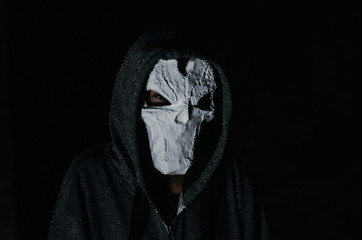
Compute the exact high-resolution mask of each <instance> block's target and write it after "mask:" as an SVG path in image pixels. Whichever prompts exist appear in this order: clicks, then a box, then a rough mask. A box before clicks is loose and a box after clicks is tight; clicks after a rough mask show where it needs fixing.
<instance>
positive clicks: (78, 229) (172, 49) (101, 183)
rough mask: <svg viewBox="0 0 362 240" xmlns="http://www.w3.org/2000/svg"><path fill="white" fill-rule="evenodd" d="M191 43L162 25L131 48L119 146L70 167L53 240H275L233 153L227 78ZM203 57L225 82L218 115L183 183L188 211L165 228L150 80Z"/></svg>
mask: <svg viewBox="0 0 362 240" xmlns="http://www.w3.org/2000/svg"><path fill="white" fill-rule="evenodd" d="M186 43H189V42H187V41H185V40H184V39H182V36H181V37H180V36H179V35H178V34H177V33H176V32H173V31H171V30H169V29H168V28H163V27H156V28H153V29H151V30H149V31H148V32H146V33H145V34H144V35H143V36H141V37H140V38H139V39H138V40H137V41H136V43H135V44H134V45H133V46H132V47H131V49H130V50H129V52H128V54H127V56H126V57H125V59H124V62H123V64H122V66H121V68H120V71H119V73H118V76H117V78H116V82H115V86H114V92H113V98H112V105H111V111H110V118H109V124H110V131H111V137H112V140H111V142H109V143H105V144H103V145H100V146H97V147H95V148H93V149H90V150H88V151H86V152H84V153H81V154H79V155H78V156H77V157H76V159H75V160H74V161H73V163H72V164H71V166H70V169H69V171H68V173H67V175H66V176H65V179H64V181H63V184H62V187H61V189H60V193H59V198H58V201H57V204H56V207H55V210H54V215H53V219H52V222H51V226H50V230H49V240H56V239H118V240H119V239H158V240H160V239H247V240H251V239H263V240H265V239H269V238H268V230H267V225H266V221H265V217H264V214H263V211H262V208H261V204H260V202H259V201H258V199H257V198H256V197H255V194H254V191H253V188H252V184H251V183H250V180H249V178H248V177H247V174H246V173H245V171H244V169H243V167H242V166H241V161H240V160H239V159H234V158H233V157H231V155H232V154H230V150H229V149H228V148H227V147H226V146H227V142H228V130H229V122H230V119H231V108H232V107H231V96H230V90H229V85H228V80H227V77H226V75H225V74H224V72H223V70H222V68H221V66H219V65H218V64H217V63H216V62H214V60H212V59H209V58H208V57H207V56H206V55H201V54H200V52H198V51H195V49H193V48H192V47H188V46H185V44H186ZM196 50H197V49H196ZM196 57H197V58H200V59H204V60H206V61H207V62H209V63H210V64H211V65H212V67H213V68H214V71H215V73H216V74H217V76H218V81H219V82H218V86H220V87H218V90H217V91H216V93H215V94H216V100H215V101H216V102H215V116H216V117H215V119H214V120H213V121H212V122H211V123H208V124H206V125H205V126H203V127H202V128H201V129H202V131H201V132H200V137H199V139H200V140H199V141H198V143H197V145H196V147H195V151H196V153H195V162H194V164H193V165H192V167H191V168H190V169H189V171H188V172H187V173H186V175H185V178H184V184H183V191H182V200H183V204H184V206H185V208H184V210H183V211H182V212H181V213H180V214H179V215H177V217H176V218H175V219H174V220H173V221H172V223H171V224H169V225H168V226H166V224H165V221H163V219H162V217H161V215H160V212H162V211H164V209H165V208H163V206H162V201H158V200H157V199H158V198H159V196H160V192H161V193H162V189H163V186H162V184H158V183H162V179H163V176H162V175H160V174H159V173H158V172H157V171H156V170H155V169H154V167H153V165H152V162H151V158H150V152H149V148H148V143H147V137H145V133H146V131H145V128H144V125H143V123H142V121H141V120H140V113H141V106H142V104H143V102H144V97H145V81H146V80H147V77H148V75H149V73H150V72H151V70H152V68H153V66H154V65H155V64H156V63H157V61H158V60H159V59H165V60H167V59H184V58H186V59H189V58H196ZM161 195H162V194H161ZM165 196H167V195H166V194H165ZM160 209H161V211H160ZM166 222H168V221H166Z"/></svg>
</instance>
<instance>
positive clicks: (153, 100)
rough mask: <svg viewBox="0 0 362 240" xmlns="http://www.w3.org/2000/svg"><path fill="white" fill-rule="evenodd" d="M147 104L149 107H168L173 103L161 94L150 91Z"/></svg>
mask: <svg viewBox="0 0 362 240" xmlns="http://www.w3.org/2000/svg"><path fill="white" fill-rule="evenodd" d="M146 103H147V105H148V106H166V105H171V103H170V102H169V101H168V100H167V99H166V98H165V97H164V96H162V95H161V94H160V93H158V92H156V91H153V90H149V91H147V94H146Z"/></svg>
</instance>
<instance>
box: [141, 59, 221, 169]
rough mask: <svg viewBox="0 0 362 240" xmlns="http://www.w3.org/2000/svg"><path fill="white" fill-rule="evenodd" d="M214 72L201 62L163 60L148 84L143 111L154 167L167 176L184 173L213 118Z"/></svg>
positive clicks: (151, 74)
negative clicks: (200, 134) (204, 128)
mask: <svg viewBox="0 0 362 240" xmlns="http://www.w3.org/2000/svg"><path fill="white" fill-rule="evenodd" d="M215 89H216V82H215V79H214V73H213V69H212V67H211V66H210V64H208V63H207V62H206V61H204V60H201V59H189V60H185V59H179V60H176V59H171V60H162V59H160V60H159V61H158V63H157V64H156V65H155V66H154V68H153V70H152V72H151V73H150V75H149V78H148V81H147V85H146V91H147V94H146V101H145V104H144V106H143V108H142V111H141V116H142V119H143V121H144V122H145V125H146V128H147V133H148V139H149V143H150V149H151V156H152V161H153V165H154V166H155V168H157V169H158V170H159V171H160V172H161V173H163V174H165V175H176V174H185V173H186V171H187V169H188V168H189V167H190V166H191V165H192V161H193V160H194V146H195V141H196V138H197V137H198V134H199V132H200V127H201V124H202V123H203V122H209V121H211V120H212V119H213V118H214V101H213V97H214V91H215Z"/></svg>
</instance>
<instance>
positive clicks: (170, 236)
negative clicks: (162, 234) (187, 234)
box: [167, 225, 175, 240]
mask: <svg viewBox="0 0 362 240" xmlns="http://www.w3.org/2000/svg"><path fill="white" fill-rule="evenodd" d="M167 231H168V239H170V240H175V235H174V232H173V225H170V226H167Z"/></svg>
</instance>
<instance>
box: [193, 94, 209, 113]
mask: <svg viewBox="0 0 362 240" xmlns="http://www.w3.org/2000/svg"><path fill="white" fill-rule="evenodd" d="M196 107H197V108H199V109H201V110H211V93H208V94H206V95H205V96H203V97H202V98H201V99H200V100H199V102H198V103H197V105H196Z"/></svg>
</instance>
